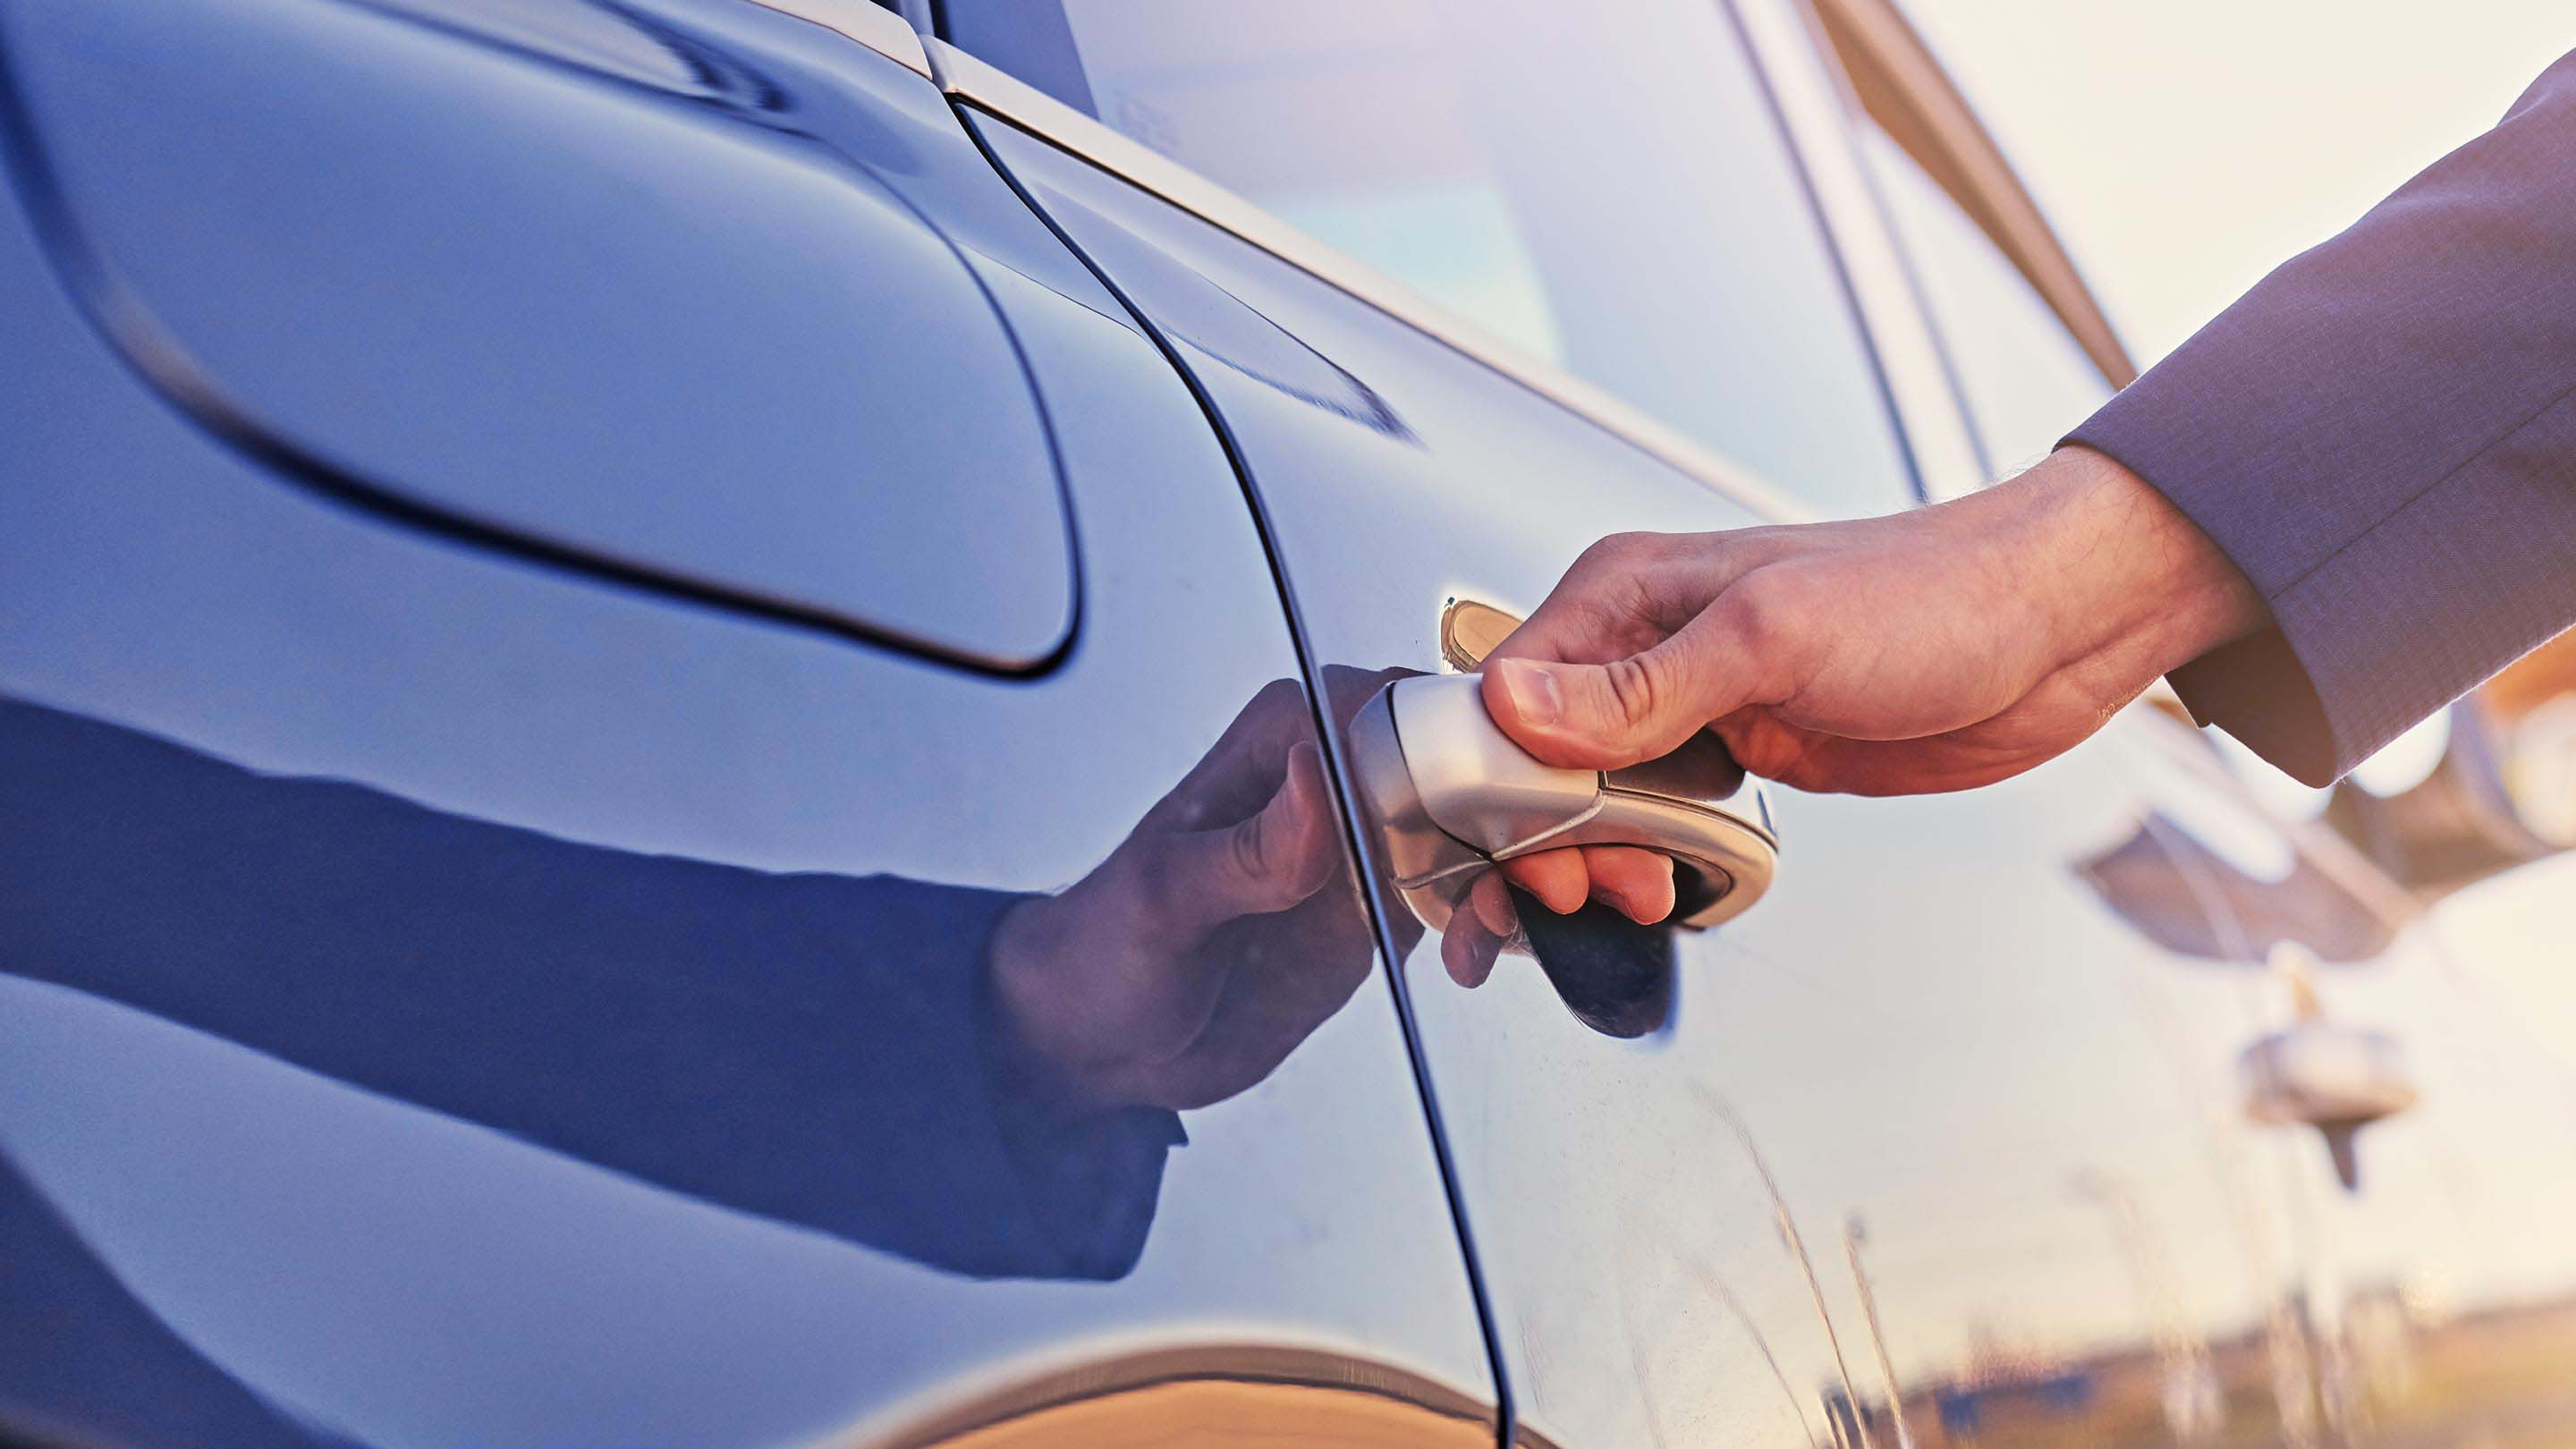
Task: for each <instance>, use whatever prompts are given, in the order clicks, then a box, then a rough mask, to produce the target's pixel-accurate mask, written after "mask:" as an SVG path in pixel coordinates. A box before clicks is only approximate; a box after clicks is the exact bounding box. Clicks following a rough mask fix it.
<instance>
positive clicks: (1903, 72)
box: [1813, 0, 2138, 390]
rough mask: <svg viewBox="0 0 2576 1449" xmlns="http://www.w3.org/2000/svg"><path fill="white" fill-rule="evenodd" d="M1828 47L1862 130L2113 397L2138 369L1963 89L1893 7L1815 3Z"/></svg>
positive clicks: (1865, 1) (1849, 1)
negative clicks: (1957, 221)
mask: <svg viewBox="0 0 2576 1449" xmlns="http://www.w3.org/2000/svg"><path fill="white" fill-rule="evenodd" d="M1813 4H1814V10H1815V15H1816V19H1817V23H1818V25H1819V28H1820V29H1821V30H1822V32H1823V38H1824V41H1825V43H1826V44H1827V45H1829V46H1830V47H1831V50H1832V52H1833V54H1834V56H1835V57H1836V58H1837V59H1838V60H1839V61H1840V62H1841V66H1842V71H1843V74H1844V75H1845V76H1846V77H1847V78H1848V80H1849V82H1850V88H1851V95H1850V105H1851V107H1852V108H1853V109H1854V110H1855V111H1857V112H1858V113H1859V114H1858V115H1857V116H1855V118H1854V119H1855V121H1857V122H1858V123H1860V124H1865V125H1874V126H1876V127H1878V128H1879V129H1880V130H1882V131H1884V132H1886V133H1887V135H1888V137H1889V139H1891V140H1893V141H1894V142H1895V143H1896V144H1897V146H1898V147H1899V148H1900V149H1901V150H1903V151H1904V152H1905V153H1906V155H1908V156H1909V157H1911V158H1912V159H1913V161H1914V164H1915V165H1917V166H1919V167H1921V168H1922V169H1923V171H1924V174H1925V175H1927V176H1930V177H1931V178H1932V181H1933V184H1934V185H1936V186H1939V187H1940V188H1941V189H1942V190H1943V191H1944V192H1947V193H1948V194H1949V196H1950V199H1951V200H1952V201H1954V202H1957V203H1958V205H1959V209H1960V210H1962V211H1964V212H1966V213H1967V214H1968V217H1969V219H1970V220H1972V221H1974V222H1975V223H1976V226H1977V229H1978V230H1979V231H1981V232H1983V233H1985V236H1986V239H1987V240H1988V241H1989V242H1991V243H1993V245H1994V247H1995V249H1996V250H1998V251H2000V252H2001V253H2003V256H2004V259H2005V260H2006V261H2008V262H2010V263H2011V264H2012V267H2013V269H2014V270H2015V271H2018V272H2020V273H2021V274H2022V277H2023V279H2024V280H2025V281H2027V282H2029V283H2030V285H2031V289H2032V290H2033V291H2035V292H2037V293H2038V294H2039V296H2040V300H2041V301H2043V302H2045V303H2046V304H2047V306H2048V309H2049V311H2051V312H2052V313H2054V314H2056V317H2057V320H2058V322H2059V324H2060V325H2062V326H2064V327H2065V328H2066V330H2067V332H2068V334H2069V335H2071V336H2072V337H2073V338H2074V339H2075V344H2076V346H2078V347H2080V348H2081V349H2083V351H2084V354H2085V356H2087V357H2089V358H2091V359H2092V361H2093V365H2094V367H2095V368H2096V369H2097V370H2099V371H2100V372H2101V374H2102V380H2103V381H2104V382H2106V383H2108V384H2110V385H2111V387H2112V388H2113V389H2115V390H2116V389H2119V388H2122V387H2126V386H2128V385H2129V383H2131V382H2132V381H2134V380H2136V378H2137V375H2138V368H2137V364H2136V362H2135V361H2134V360H2132V359H2131V358H2130V356H2129V351H2128V348H2127V347H2126V346H2124V345H2123V344H2122V343H2121V341H2120V336H2119V333H2118V331H2117V330H2116V329H2114V328H2113V326H2112V325H2111V320H2110V317H2109V315H2108V314H2107V313H2105V312H2104V310H2103V308H2102V304H2101V302H2100V300H2099V299H2098V298H2097V297H2095V296H2094V294H2093V289H2092V287H2091V286H2090V285H2088V284H2087V283H2086V281H2085V280H2084V275H2083V273H2082V271H2081V270H2079V269H2078V268H2077V267H2076V265H2075V259H2074V258H2073V257H2072V256H2071V255H2070V254H2069V253H2068V252H2067V250H2066V246H2065V243H2064V242H2063V241H2061V240H2060V239H2059V237H2058V235H2057V233H2056V231H2055V230H2053V229H2052V228H2051V227H2050V226H2049V224H2048V217H2047V216H2046V214H2044V213H2043V212H2042V211H2041V210H2040V208H2039V203H2038V202H2037V201H2035V200H2034V199H2032V197H2031V194H2030V191H2029V189H2028V188H2027V187H2025V186H2024V185H2023V184H2022V182H2021V177H2020V175H2019V173H2018V172H2016V171H2015V170H2014V169H2013V165H2012V161H2011V159H2010V158H2009V157H2007V156H2005V155H2004V153H2003V149H2002V147H2000V146H1998V145H1997V144H1996V143H1995V139H1994V136H1993V135H1992V133H1990V132H1988V131H1987V130H1986V128H1985V125H1984V123H1983V122H1981V121H1980V120H1978V118H1977V113H1976V111H1975V109H1974V108H1973V107H1971V106H1970V105H1969V104H1968V100H1967V97H1966V96H1964V95H1962V94H1961V93H1960V91H1959V88H1958V86H1957V84H1956V83H1955V82H1954V81H1952V80H1951V79H1950V75H1949V72H1947V71H1946V70H1944V69H1943V68H1942V66H1941V62H1940V60H1939V58H1938V57H1936V56H1935V55H1933V54H1932V51H1931V48H1930V47H1929V46H1927V45H1926V44H1924V42H1923V37H1922V36H1921V34H1920V33H1918V32H1917V31H1916V30H1915V29H1914V27H1913V25H1912V24H1911V23H1910V22H1908V21H1907V20H1906V18H1905V16H1904V13H1903V12H1902V11H1900V10H1898V9H1897V8H1896V7H1895V6H1894V5H1893V4H1891V3H1889V0H1813Z"/></svg>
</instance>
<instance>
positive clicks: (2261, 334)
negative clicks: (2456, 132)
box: [2072, 57, 2576, 783]
mask: <svg viewBox="0 0 2576 1449" xmlns="http://www.w3.org/2000/svg"><path fill="white" fill-rule="evenodd" d="M2570 155H2576V57H2570V58H2568V59H2566V60H2562V61H2561V62H2560V63H2559V64H2558V65H2557V66H2555V67H2553V68H2552V69H2551V70H2550V71H2549V73H2548V74H2546V75H2544V76H2543V77H2542V78H2541V79H2540V81H2539V82H2538V83H2536V84H2535V85H2534V86H2533V87H2532V88H2531V90H2530V91H2529V92H2528V93H2526V94H2525V96H2524V97H2523V99H2522V100H2521V101H2520V102H2519V103H2518V104H2517V105H2516V106H2515V108H2514V110H2513V112H2512V113H2511V114H2510V115H2509V116H2508V117H2507V118H2506V120H2505V121H2504V122H2503V123H2502V124H2501V125H2499V126H2498V127H2496V128H2495V129H2494V130H2493V131H2490V132H2488V133H2487V134H2485V135H2483V136H2481V137H2479V138H2478V139H2476V140H2474V141H2472V142H2470V143H2469V144H2468V145H2466V146H2463V147H2461V148H2460V149H2459V150H2458V151H2456V152H2453V153H2452V154H2451V155H2449V156H2447V157H2445V158H2443V159H2442V160H2441V161H2439V162H2437V163H2436V164H2434V165H2433V166H2432V167H2430V168H2428V169H2427V170H2426V171H2425V172H2424V173H2423V174H2422V175H2420V176H2418V177H2416V178H2415V179H2414V180H2413V181H2410V182H2409V183H2408V184H2407V185H2406V186H2405V187H2404V188H2403V189H2401V190H2400V191H2399V192H2398V193H2397V194H2396V195H2395V196H2393V197H2391V198H2390V199H2389V200H2388V201H2387V202H2385V203H2383V204H2382V205H2380V206H2379V207H2377V208H2375V209H2373V210H2372V211H2371V212H2370V214H2369V215H2367V216H2365V217H2364V218H2363V219H2362V220H2361V221H2359V222H2358V223H2356V224H2355V225H2354V226H2353V227H2351V228H2350V229H2349V230H2347V231H2346V232H2344V233H2343V234H2342V235H2340V236H2337V237H2335V238H2334V239H2333V240H2331V241H2328V242H2326V243H2324V244H2323V245H2321V246H2319V247H2317V248H2315V249H2314V250H2312V251H2310V252H2308V253H2306V254H2304V255H2302V256H2300V257H2298V258H2296V259H2294V260H2292V261H2291V262H2289V263H2288V264H2287V265H2285V266H2283V267H2282V268H2280V269H2279V270H2278V271H2276V272H2274V273H2273V274H2272V275H2271V276H2270V277H2268V278H2266V279H2265V280H2264V281H2263V282H2262V283H2261V284H2260V285H2258V286H2257V287H2255V288H2254V290H2253V291H2251V292H2249V293H2248V294H2247V295H2246V296H2245V297H2244V298H2243V299H2242V300H2240V301H2239V302H2237V303H2236V304H2235V305H2234V306H2233V307H2230V308H2229V309H2228V310H2227V311H2226V312H2225V313H2224V314H2222V315H2221V316H2220V317H2219V318H2217V319H2216V320H2215V321H2213V322H2212V323H2210V324H2209V326H2208V327H2206V328H2204V329H2203V330H2202V331H2201V332H2200V333H2199V334H2198V335H2196V336H2195V337H2193V338H2192V339H2191V340H2190V341H2189V342H2186V343H2185V344H2184V345H2183V346H2182V347H2181V348H2180V349H2178V350H2177V351H2176V352H2175V353H2174V354H2173V355H2172V356H2171V357H2169V358H2167V359H2166V360H2165V361H2164V362H2162V363H2160V364H2158V365H2157V367H2156V368H2155V369H2153V370H2152V371H2150V372H2149V373H2148V374H2147V375H2146V376H2145V377H2144V378H2142V379H2140V380H2139V381H2138V382H2137V383H2135V384H2133V385H2132V386H2131V387H2130V388H2129V389H2128V390H2126V391H2124V392H2123V393H2121V395H2120V396H2119V397H2117V398H2114V399H2113V400H2112V401H2111V403H2110V404H2109V405H2107V406H2105V407H2104V408H2103V409H2102V410H2101V411H2100V412H2099V413H2097V414H2096V415H2095V416H2094V417H2093V418H2092V419H2090V420H2088V421H2087V422H2086V423H2085V424H2084V425H2083V426H2081V427H2079V428H2078V429H2077V430H2076V431H2075V432H2074V434H2073V435H2072V440H2073V441H2075V442H2077V443H2081V444H2085V445H2088V446H2090V447H2093V448H2096V449H2099V450H2101V451H2102V452H2104V453H2106V454H2109V455H2111V456H2114V457H2116V458H2118V459H2120V460H2121V462H2122V463H2124V464H2125V465H2127V466H2128V467H2129V468H2130V469H2132V470H2134V471H2135V472H2136V473H2137V474H2138V475H2139V476H2141V477H2143V478H2145V479H2146V480H2147V481H2148V482H2150V483H2152V484H2153V485H2154V486H2155V487H2156V488H2157V489H2158V490H2159V491H2160V492H2161V493H2162V494H2163V495H2164V496H2165V497H2166V498H2167V499H2169V500H2170V501H2171V502H2172V503H2173V504H2174V505H2175V506H2176V507H2177V508H2178V509H2179V510H2180V511H2181V512H2182V513H2183V514H2184V515H2186V516H2188V517H2189V518H2190V519H2192V520H2193V522H2194V523H2196V524H2197V525H2198V526H2199V528H2200V529H2201V531H2202V532H2203V533H2205V534H2206V535H2207V536H2208V537H2209V538H2211V539H2212V540H2213V541H2214V542H2215V543H2216V544H2217V545H2218V546H2219V548H2220V549H2221V550H2222V551H2223V552H2224V553H2225V554H2226V555H2227V556H2228V557H2229V558H2230V559H2231V560H2232V561H2233V562H2234V563H2235V564H2236V566H2237V567H2238V568H2239V570H2240V571H2241V572H2242V573H2243V574H2244V575H2245V576H2246V577H2247V578H2248V579H2249V580H2250V581H2251V583H2252V584H2253V586H2254V588H2255V591H2256V593H2257V594H2258V595H2259V597H2260V598H2261V599H2262V601H2263V603H2264V605H2265V608H2266V612H2267V622H2266V627H2264V628H2263V629H2260V630H2258V631H2256V632H2254V633H2253V634H2251V635H2249V636H2247V637H2246V638H2244V639H2242V640H2239V641H2236V642H2234V643H2233V644H2232V645H2231V646H2229V647H2224V648H2220V649H2217V650H2215V651H2213V652H2211V653H2209V654H2207V655H2204V656H2200V657H2199V658H2198V659H2197V660H2196V662H2194V663H2191V664H2189V665H2187V666H2185V667H2183V668H2181V669H2180V670H2179V671H2178V672H2177V673H2176V674H2175V676H2174V683H2175V686H2176V687H2177V689H2178V690H2180V692H2181V693H2182V695H2183V698H2184V700H2185V702H2186V703H2188V704H2190V705H2191V706H2192V707H2193V709H2194V712H2195V713H2196V714H2198V715H2199V716H2200V717H2201V718H2203V719H2204V720H2207V721H2210V722H2213V723H2216V724H2219V725H2221V726H2223V727H2225V728H2227V729H2228V730H2229V731H2230V732H2231V733H2234V734H2236V735H2237V736H2238V737H2239V738H2242V739H2244V740H2245V741H2246V743H2248V744H2249V745H2252V746H2253V747H2254V748H2255V749H2256V750H2257V751H2258V752H2260V753H2262V754H2264V755H2265V756H2266V757H2267V758H2270V759H2271V760H2272V761H2273V762H2274V763H2276V764H2279V765H2281V766H2282V767H2283V768H2284V769H2287V770H2289V771H2290V772H2291V773H2293V774H2296V775H2299V776H2301V777H2302V778H2304V779H2307V780H2309V781H2310V782H2311V783H2324V782H2325V781H2326V780H2328V779H2331V778H2332V777H2333V776H2335V775H2337V774H2339V773H2341V772H2342V771H2343V770H2346V769H2349V768H2350V767H2351V766H2352V765H2354V764H2355V763H2357V762H2358V761H2360V760H2361V759H2362V758H2364V757H2366V756H2367V755H2369V754H2370V753H2371V752H2372V751H2373V750H2375V749H2377V748H2378V747H2379V746H2380V745H2381V744H2383V743H2385V742H2386V741H2387V740H2388V739H2389V738H2391V737H2392V736H2394V735H2395V734H2396V733H2398V732H2399V731H2401V730H2403V729H2405V728H2406V727H2407V726H2409V725H2411V724H2413V723H2414V722H2415V721H2417V720H2418V719H2421V718H2422V717H2424V716H2425V715H2426V714H2429V713H2430V712H2432V711H2433V710H2435V709H2438V708H2439V707H2440V706H2441V705H2443V704H2444V703H2446V702H2447V701H2449V700H2450V699H2452V698H2455V697H2456V696H2458V695H2459V694H2461V693H2462V692H2464V691H2466V690H2467V689H2469V688H2471V687H2473V686H2474V685H2475V684H2476V683H2477V682H2478V681H2479V680H2481V679H2482V678H2484V677H2485V676H2486V675H2488V674H2490V673H2492V672H2493V671H2494V670H2496V669H2498V668H2500V667H2502V666H2503V665H2504V664H2506V663H2509V662H2510V661H2511V660H2512V659H2514V658H2515V657H2516V656H2518V655H2519V654H2521V653H2522V652H2523V651H2525V650H2527V649H2529V648H2531V647H2532V646H2534V645H2536V644H2538V643H2540V642H2541V641H2543V640H2545V639H2547V638H2548V637H2550V636H2551V635H2552V634H2554V633H2556V632H2558V630H2559V629H2561V628H2563V627H2564V626H2565V625H2566V624H2567V623H2568V622H2569V621H2570V619H2571V618H2576V399H2572V398H2571V389H2576V346H2571V342H2570V339H2571V338H2576V289H2570V288H2569V287H2568V286H2567V285H2566V278H2567V277H2568V276H2570V275H2576V188H2570V187H2569V186H2568V185H2567V184H2566V180H2565V176H2566V167H2567V158H2568V157H2569V156H2570Z"/></svg>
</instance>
